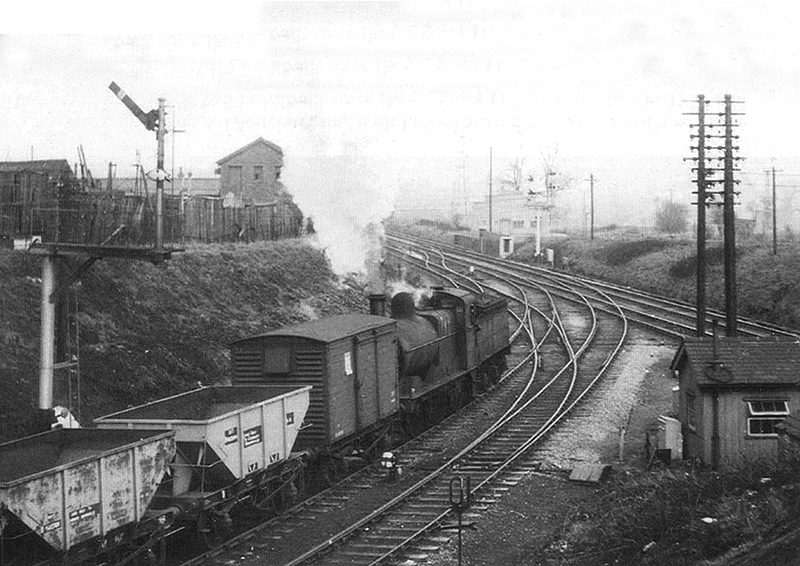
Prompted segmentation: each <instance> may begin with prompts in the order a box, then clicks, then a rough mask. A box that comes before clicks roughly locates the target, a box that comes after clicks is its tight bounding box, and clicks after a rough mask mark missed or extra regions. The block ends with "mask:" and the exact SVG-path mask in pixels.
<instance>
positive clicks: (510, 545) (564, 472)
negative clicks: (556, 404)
mask: <svg viewBox="0 0 800 566" xmlns="http://www.w3.org/2000/svg"><path fill="white" fill-rule="evenodd" d="M676 349H677V343H676V342H665V341H663V340H660V339H653V338H651V337H648V336H647V335H644V334H640V333H636V334H634V336H633V338H632V340H631V341H630V343H629V344H628V345H626V346H625V348H623V350H622V352H621V353H620V356H619V357H618V359H617V362H616V363H615V364H614V365H613V366H612V367H611V368H610V370H609V372H608V373H607V375H606V377H605V378H604V380H603V381H602V382H601V383H600V384H599V386H598V387H597V389H596V390H595V391H594V392H593V393H592V394H591V395H590V396H589V398H588V399H587V400H586V401H585V402H584V404H583V405H581V406H579V407H578V408H577V410H576V413H575V415H574V417H573V418H571V419H570V421H569V422H568V423H565V424H563V425H562V426H560V427H559V429H558V430H557V431H556V432H554V433H553V434H552V435H551V436H550V437H549V438H548V439H547V440H546V441H545V443H544V445H543V447H542V451H543V452H542V453H543V457H544V460H543V462H542V468H541V469H542V472H537V473H531V474H529V475H528V476H526V477H525V478H524V479H523V480H522V481H521V482H520V483H519V484H517V485H516V486H515V487H513V488H512V489H510V490H509V492H508V493H507V494H506V495H505V496H504V497H503V498H502V499H501V500H500V501H499V502H497V503H495V504H494V505H492V506H491V507H489V508H488V509H487V510H485V511H480V512H478V513H477V514H475V515H470V517H469V518H470V519H471V520H474V521H475V523H474V527H475V528H474V529H466V530H465V531H464V537H463V547H462V564H464V565H469V566H511V565H520V566H534V565H539V564H543V562H541V561H540V560H539V556H538V555H539V550H540V549H541V548H542V547H543V546H545V545H546V544H547V543H548V542H549V540H550V539H551V538H552V537H553V535H554V534H555V533H557V532H558V530H559V529H560V527H561V526H562V525H563V524H564V522H565V521H567V520H568V519H569V513H570V509H571V508H572V507H573V506H574V505H575V504H578V503H579V502H581V501H584V500H586V498H591V497H593V496H595V494H596V493H597V487H596V486H592V485H584V484H578V483H574V482H569V481H567V477H568V475H569V472H570V471H571V470H572V468H573V467H574V465H575V464H576V463H577V462H593V463H604V464H611V465H612V466H613V468H614V470H615V471H616V472H618V473H619V472H621V471H634V470H636V469H641V468H642V467H643V466H644V457H643V454H644V443H645V438H646V434H647V430H648V429H649V428H651V427H652V426H653V425H654V423H656V422H657V419H658V416H659V415H662V414H668V413H669V411H670V410H671V408H672V387H673V386H675V385H677V382H676V381H675V380H674V379H673V378H672V377H671V376H670V371H669V363H670V361H671V360H672V357H673V355H674V354H675V351H676ZM626 425H627V428H626V432H625V435H624V438H625V442H624V449H623V450H622V454H621V455H622V459H621V460H620V429H621V427H625V426H626ZM465 520H466V517H465ZM457 550H458V549H457V537H456V536H453V537H451V540H450V543H449V544H447V545H446V546H445V547H444V548H443V549H442V550H441V551H440V552H438V553H437V554H435V555H431V556H429V557H428V558H427V559H426V560H421V561H417V562H413V561H410V562H408V564H409V566H410V565H411V564H418V565H424V566H454V565H457V564H458V563H459V562H458V552H457Z"/></svg>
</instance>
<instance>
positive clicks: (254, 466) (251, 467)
mask: <svg viewBox="0 0 800 566" xmlns="http://www.w3.org/2000/svg"><path fill="white" fill-rule="evenodd" d="M257 469H258V462H252V463H250V464H248V465H247V473H248V474H249V473H251V472H255V471H256V470H257Z"/></svg>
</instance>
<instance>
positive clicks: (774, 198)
mask: <svg viewBox="0 0 800 566" xmlns="http://www.w3.org/2000/svg"><path fill="white" fill-rule="evenodd" d="M764 172H765V173H767V174H769V173H772V255H778V201H777V193H776V192H775V187H776V184H775V172H776V169H775V167H774V166H773V167H772V168H771V169H766V170H765V171H764Z"/></svg>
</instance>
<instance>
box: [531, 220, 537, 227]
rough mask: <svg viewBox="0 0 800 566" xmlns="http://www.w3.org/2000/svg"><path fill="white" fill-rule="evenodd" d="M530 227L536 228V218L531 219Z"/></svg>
mask: <svg viewBox="0 0 800 566" xmlns="http://www.w3.org/2000/svg"><path fill="white" fill-rule="evenodd" d="M531 228H536V220H531Z"/></svg>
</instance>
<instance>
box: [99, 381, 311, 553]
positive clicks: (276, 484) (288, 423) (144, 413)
mask: <svg viewBox="0 0 800 566" xmlns="http://www.w3.org/2000/svg"><path fill="white" fill-rule="evenodd" d="M310 390H311V387H310V386H305V387H284V386H244V387H242V386H235V385H234V386H210V387H202V388H200V389H195V390H193V391H189V392H186V393H181V394H179V395H175V396H172V397H168V398H166V399H161V400H158V401H154V402H152V403H148V404H146V405H141V406H138V407H133V408H131V409H126V410H124V411H120V412H117V413H113V414H111V415H106V416H104V417H100V418H98V419H95V421H94V423H95V425H96V426H97V427H98V428H100V429H115V430H128V431H141V432H147V431H150V430H171V431H173V432H174V434H175V442H176V446H177V450H176V455H175V459H174V461H173V463H172V476H171V478H170V480H169V481H166V482H163V483H162V485H161V487H160V489H159V493H158V494H157V495H156V497H155V498H154V501H153V506H154V507H155V508H162V509H165V508H171V507H172V508H177V509H178V510H179V511H180V513H179V514H178V522H179V523H180V524H182V525H187V524H191V525H193V526H195V527H196V528H197V531H198V533H199V534H200V536H201V538H202V539H203V541H204V542H205V543H206V544H208V545H209V546H214V545H216V544H219V543H220V542H221V541H222V540H224V538H225V537H227V536H228V534H229V530H230V527H231V523H232V521H231V518H230V515H229V513H230V512H231V511H232V509H233V508H234V506H236V505H237V504H238V503H239V502H241V501H244V500H248V501H250V502H253V503H255V504H257V505H259V506H261V507H269V508H272V507H274V506H276V505H277V506H279V507H280V506H282V505H283V504H285V503H286V501H285V498H287V497H290V496H293V495H294V494H296V492H297V487H302V481H301V480H302V478H298V477H299V476H300V475H301V474H302V469H303V462H302V459H301V458H300V457H299V456H293V455H292V448H293V446H294V444H295V440H296V439H297V436H298V434H299V432H300V430H301V426H302V424H303V421H304V419H305V416H306V412H307V410H308V406H309V392H310ZM290 494H291V495H290Z"/></svg>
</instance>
